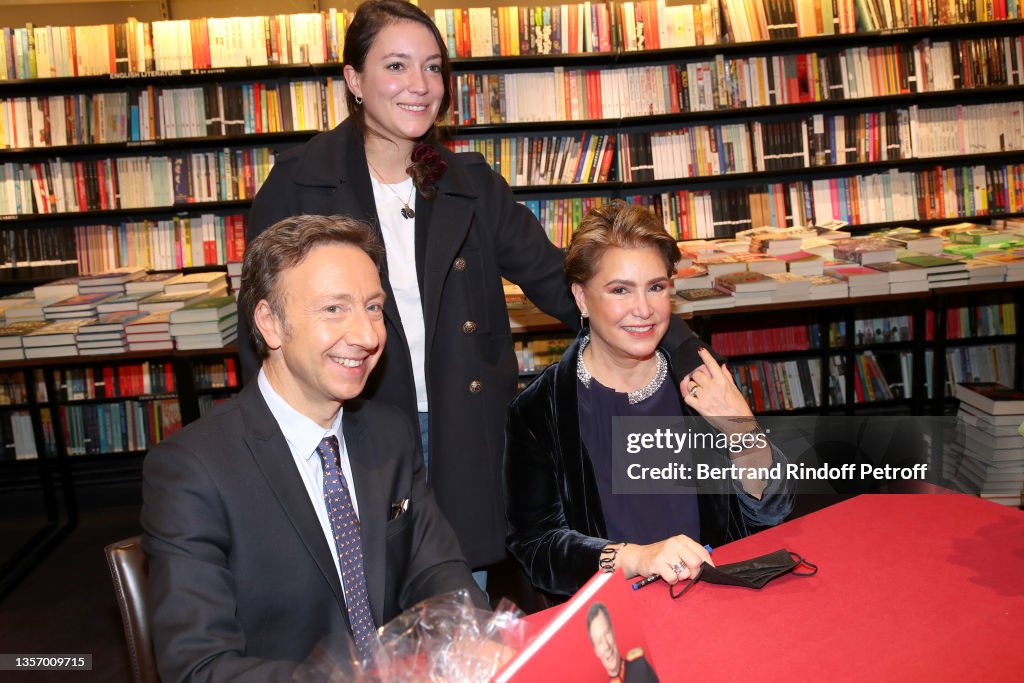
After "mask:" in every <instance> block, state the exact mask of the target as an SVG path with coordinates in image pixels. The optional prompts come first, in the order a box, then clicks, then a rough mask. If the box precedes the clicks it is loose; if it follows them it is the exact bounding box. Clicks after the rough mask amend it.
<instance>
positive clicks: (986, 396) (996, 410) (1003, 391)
mask: <svg viewBox="0 0 1024 683" xmlns="http://www.w3.org/2000/svg"><path fill="white" fill-rule="evenodd" d="M956 397H957V398H958V399H959V400H960V401H962V402H963V403H966V404H967V405H969V406H973V407H974V408H977V409H978V410H980V411H982V412H984V413H986V414H988V415H1024V392H1021V391H1017V390H1016V389H1011V388H1010V387H1007V386H1005V385H1002V384H999V383H998V382H960V383H958V384H957V385H956Z"/></svg>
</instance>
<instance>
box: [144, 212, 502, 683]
mask: <svg viewBox="0 0 1024 683" xmlns="http://www.w3.org/2000/svg"><path fill="white" fill-rule="evenodd" d="M381 255H382V247H381V246H380V244H379V242H378V241H377V239H376V237H374V235H373V233H372V231H371V230H370V229H369V228H368V227H367V226H365V225H364V224H362V223H359V222H358V221H354V220H352V219H348V218H343V217H332V218H326V217H320V216H298V217H295V218H290V219H285V220H283V221H281V222H279V223H277V224H276V225H274V226H273V227H271V228H270V229H268V230H267V231H266V232H264V233H262V234H261V235H260V236H259V238H257V239H256V240H254V241H253V242H252V243H251V244H250V245H249V247H248V249H247V250H246V255H245V264H244V267H243V274H242V277H243V280H244V282H245V286H244V288H243V292H242V302H241V304H242V305H241V308H242V311H243V312H244V314H245V315H246V316H247V317H248V319H249V322H250V324H251V325H252V329H253V330H254V335H253V336H254V341H255V344H256V347H257V351H258V352H259V354H260V356H261V357H262V368H261V370H260V373H259V376H258V378H257V381H256V382H251V383H249V384H248V385H247V386H246V387H245V389H243V391H242V392H241V394H239V396H238V397H237V398H236V399H234V400H232V401H230V402H227V403H225V404H223V405H221V406H219V407H217V408H216V409H214V410H213V411H211V412H210V413H209V414H207V415H206V416H204V417H203V418H202V419H200V420H199V421H197V422H195V423H193V424H191V425H189V426H188V427H186V428H185V429H183V430H182V431H180V432H179V433H177V434H175V435H174V436H172V437H171V438H169V439H167V440H166V441H164V442H162V443H160V444H159V445H157V446H155V447H154V448H153V449H152V450H151V451H150V452H149V454H148V455H147V456H146V460H145V466H144V473H143V495H144V502H143V508H142V524H143V527H144V529H145V531H146V534H145V536H144V539H143V547H144V549H145V551H146V554H147V556H148V558H149V597H150V600H151V604H152V612H151V617H152V628H153V640H154V647H155V651H156V657H157V662H158V665H159V668H160V674H161V677H162V678H163V679H164V680H167V681H171V680H174V681H177V680H184V679H188V680H216V681H224V680H236V679H238V680H245V681H251V680H256V681H270V680H275V681H276V680H292V678H293V677H294V676H295V675H296V673H297V672H300V673H301V671H303V670H304V669H302V665H303V663H305V664H306V665H308V664H309V661H310V655H311V653H312V652H313V651H314V649H316V648H317V646H318V644H321V643H322V642H323V641H324V639H325V638H328V637H332V636H337V634H351V636H352V639H353V641H354V644H355V653H356V656H357V657H366V656H367V655H368V654H369V653H371V652H372V649H373V641H374V640H375V638H376V635H375V628H376V627H379V626H381V625H383V624H384V623H386V622H387V621H388V620H390V619H391V618H393V617H394V616H396V615H397V614H398V613H399V612H401V611H402V610H403V609H405V608H407V607H409V606H411V605H413V604H415V603H417V602H418V601H420V600H423V599H424V598H428V597H431V596H434V595H438V594H441V593H445V592H448V591H452V590H456V589H460V588H461V589H466V590H468V591H470V594H471V596H472V597H473V600H474V601H475V602H476V603H477V604H478V605H479V606H481V607H486V596H485V595H484V594H483V593H482V592H481V591H480V590H479V589H478V588H477V587H476V585H475V583H474V582H473V580H472V578H471V575H470V572H469V568H468V566H467V565H466V562H465V560H464V558H463V555H462V552H461V550H460V548H459V545H458V542H457V540H456V539H455V536H454V534H453V532H452V530H451V527H450V526H449V524H448V522H447V521H446V520H445V518H444V517H443V516H442V515H441V513H440V511H439V510H438V508H437V505H436V503H435V501H434V497H433V494H432V492H431V491H430V489H429V488H428V487H427V485H426V482H425V479H424V475H423V464H422V459H421V458H420V457H419V456H418V451H417V444H416V440H415V439H416V437H415V432H414V430H413V427H412V425H410V424H409V422H408V420H407V419H406V418H405V417H404V416H403V415H402V414H401V413H400V412H399V411H398V410H397V409H396V408H393V407H390V406H387V405H384V404H377V403H374V402H370V401H362V400H359V399H357V398H356V397H357V396H358V394H359V393H360V391H362V389H363V386H364V385H365V383H366V378H367V376H368V375H369V373H370V371H371V370H372V369H373V367H374V365H375V364H376V363H377V360H378V359H379V358H380V355H381V352H382V350H383V348H384V343H385V331H384V322H383V313H382V312H383V303H384V297H385V295H384V292H383V289H382V287H381V282H380V278H379V275H378V266H379V263H380V258H381Z"/></svg>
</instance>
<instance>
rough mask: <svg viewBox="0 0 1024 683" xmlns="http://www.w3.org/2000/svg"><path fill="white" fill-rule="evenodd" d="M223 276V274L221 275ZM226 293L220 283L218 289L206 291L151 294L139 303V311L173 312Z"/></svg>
mask: <svg viewBox="0 0 1024 683" xmlns="http://www.w3.org/2000/svg"><path fill="white" fill-rule="evenodd" d="M221 275H223V273H221ZM225 291H226V286H225V285H224V284H223V283H222V284H221V285H220V287H219V288H218V289H215V290H212V291H208V290H203V291H189V292H179V293H177V294H166V293H161V294H151V295H150V296H148V297H146V298H145V299H143V300H142V301H140V302H139V310H140V311H144V312H146V313H156V312H158V311H174V310H177V309H179V308H184V307H185V306H187V305H189V304H191V303H194V302H196V301H199V300H201V299H205V298H208V297H215V296H220V295H222V294H223V293H224V292H225Z"/></svg>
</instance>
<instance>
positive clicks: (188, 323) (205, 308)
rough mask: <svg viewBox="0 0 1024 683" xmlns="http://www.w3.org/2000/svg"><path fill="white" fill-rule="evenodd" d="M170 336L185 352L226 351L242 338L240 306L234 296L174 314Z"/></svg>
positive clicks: (199, 303)
mask: <svg viewBox="0 0 1024 683" xmlns="http://www.w3.org/2000/svg"><path fill="white" fill-rule="evenodd" d="M169 332H170V335H171V336H172V337H173V338H174V343H175V345H176V346H177V347H178V348H179V349H182V350H188V349H220V348H224V347H225V346H227V345H228V344H230V343H231V342H233V341H234V340H235V337H236V336H238V304H237V303H236V302H235V298H234V297H233V296H218V297H209V298H206V299H201V300H199V301H196V302H194V303H191V304H189V305H188V306H185V307H184V308H180V309H178V310H176V311H172V312H171V315H170V328H169Z"/></svg>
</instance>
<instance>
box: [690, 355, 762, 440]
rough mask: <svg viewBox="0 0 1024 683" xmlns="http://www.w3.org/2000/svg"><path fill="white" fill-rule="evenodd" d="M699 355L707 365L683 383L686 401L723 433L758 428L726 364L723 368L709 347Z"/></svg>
mask: <svg viewBox="0 0 1024 683" xmlns="http://www.w3.org/2000/svg"><path fill="white" fill-rule="evenodd" d="M697 353H698V354H700V357H701V359H702V360H703V361H704V365H701V366H700V367H699V368H697V369H696V370H694V371H693V372H691V373H690V374H688V375H687V376H686V377H684V378H683V381H681V382H680V383H679V391H680V392H681V393H682V395H683V401H685V402H686V405H688V406H690V407H691V408H693V409H694V410H696V411H697V413H698V414H700V415H701V416H702V417H704V419H706V420H707V421H708V422H709V423H711V425H712V426H713V427H715V428H716V429H718V430H719V431H721V432H724V433H726V434H732V433H734V432H747V431H750V429H751V428H753V426H754V424H753V418H754V414H753V413H752V412H751V411H750V406H749V405H748V404H747V399H746V398H744V396H743V394H742V393H740V390H739V389H738V388H737V387H736V383H735V382H734V381H733V379H732V374H731V373H730V372H729V371H728V369H727V368H726V367H725V366H724V365H719V364H718V361H716V360H715V358H714V356H712V355H711V353H710V352H709V351H708V350H707V349H706V348H704V347H701V348H700V349H699V350H698V351H697ZM728 418H750V419H749V420H748V419H741V420H730V419H728Z"/></svg>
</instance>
